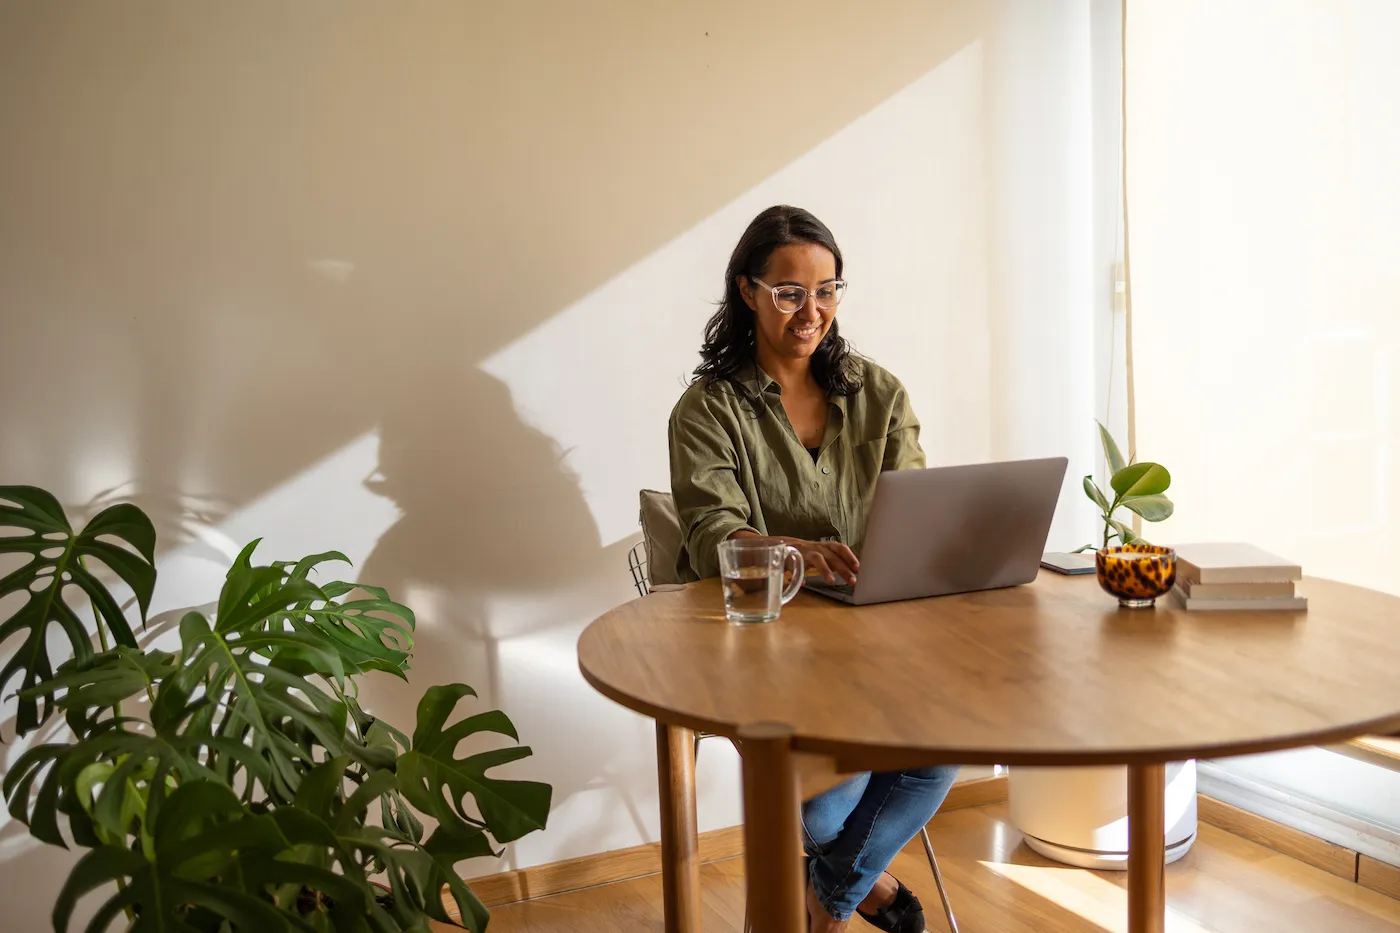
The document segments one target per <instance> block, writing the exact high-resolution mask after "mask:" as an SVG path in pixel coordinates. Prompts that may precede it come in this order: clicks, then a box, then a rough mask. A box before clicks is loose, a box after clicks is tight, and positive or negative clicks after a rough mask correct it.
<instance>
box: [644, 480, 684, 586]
mask: <svg viewBox="0 0 1400 933" xmlns="http://www.w3.org/2000/svg"><path fill="white" fill-rule="evenodd" d="M639 498H640V500H641V501H640V504H641V521H642V544H643V546H644V548H645V550H646V562H647V564H646V572H647V576H648V579H649V584H650V585H651V586H658V585H661V584H667V583H680V582H681V579H680V576H679V575H678V574H677V573H676V555H678V554H679V553H680V550H681V543H682V538H681V519H680V516H679V515H678V514H677V513H676V501H675V500H674V499H672V498H671V494H670V493H669V492H657V491H656V490H654V489H643V490H642V491H641V494H640V496H639Z"/></svg>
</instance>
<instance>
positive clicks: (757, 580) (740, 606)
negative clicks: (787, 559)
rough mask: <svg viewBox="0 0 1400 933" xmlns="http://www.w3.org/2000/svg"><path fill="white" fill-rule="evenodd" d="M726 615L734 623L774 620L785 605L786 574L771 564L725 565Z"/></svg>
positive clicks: (723, 575)
mask: <svg viewBox="0 0 1400 933" xmlns="http://www.w3.org/2000/svg"><path fill="white" fill-rule="evenodd" d="M722 577H723V580H724V614H725V615H726V616H728V618H729V620H730V621H731V622H772V621H773V620H774V619H776V618H777V617H778V612H779V610H781V609H782V605H783V574H782V571H781V570H777V571H775V570H774V568H772V567H726V568H725V570H724V573H723V574H722Z"/></svg>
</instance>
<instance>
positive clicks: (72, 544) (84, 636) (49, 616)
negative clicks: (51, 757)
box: [0, 486, 156, 735]
mask: <svg viewBox="0 0 1400 933" xmlns="http://www.w3.org/2000/svg"><path fill="white" fill-rule="evenodd" d="M0 528H9V529H20V530H23V531H25V532H27V533H26V534H21V535H12V536H5V537H0V554H27V555H30V559H29V560H28V562H26V563H25V564H24V565H22V566H21V567H19V568H18V569H16V570H14V571H13V572H11V573H9V574H8V575H6V576H5V577H4V578H0V599H3V598H4V597H5V596H8V595H11V594H14V593H21V594H24V595H25V597H26V599H25V601H24V602H23V603H22V604H20V606H19V607H18V608H17V609H16V610H15V611H14V612H13V613H12V614H11V615H10V617H9V618H8V619H5V620H4V621H3V622H0V642H5V641H8V640H9V639H10V638H11V637H13V636H16V635H22V636H23V642H22V643H21V644H20V646H19V647H18V649H16V650H15V651H14V653H13V654H12V655H11V657H10V658H9V660H8V661H7V662H6V663H5V666H4V668H3V669H0V692H3V691H4V689H5V687H7V686H8V685H9V684H10V682H11V681H12V680H15V679H18V680H19V692H20V694H21V696H20V698H19V704H18V708H17V711H16V716H15V728H16V731H17V732H18V733H19V734H20V735H24V734H26V733H29V732H32V731H33V730H34V729H36V728H38V727H39V725H40V723H42V722H43V721H44V720H45V719H47V718H48V716H49V714H50V712H51V711H52V705H51V704H50V703H49V702H48V701H47V700H46V699H45V698H44V697H42V696H40V695H37V694H35V693H33V692H28V693H26V691H32V688H35V687H38V686H39V685H41V684H43V683H44V682H45V681H47V680H49V679H51V678H52V677H53V676H54V669H55V667H56V666H57V665H58V664H61V663H62V662H63V661H66V660H68V659H69V658H78V659H84V658H87V657H89V656H91V654H92V644H91V637H90V636H89V634H88V631H87V628H86V626H85V625H84V624H83V622H82V620H81V617H80V616H79V615H78V610H79V608H85V607H82V606H81V605H80V604H71V603H70V602H69V597H68V594H67V593H66V592H65V590H66V588H67V586H68V585H69V584H70V583H71V584H73V585H75V586H77V587H79V588H80V589H82V591H83V592H84V593H85V594H86V595H87V598H88V599H90V600H91V602H92V604H93V607H94V608H95V610H96V612H97V618H98V624H99V625H100V626H101V627H102V628H103V630H104V631H106V632H107V633H108V634H110V636H111V638H112V639H113V640H114V641H115V643H116V644H118V645H126V646H128V647H131V648H135V647H136V636H135V635H134V634H133V633H132V631H131V626H130V624H129V623H128V622H127V619H126V616H125V614H124V613H123V612H122V609H121V606H120V604H119V603H118V602H117V600H116V598H115V597H114V596H113V595H112V594H111V592H110V591H109V590H108V589H107V587H106V586H105V585H104V584H103V583H102V582H101V581H99V580H98V579H97V578H96V577H95V576H94V575H93V574H92V573H91V571H90V570H89V568H88V561H97V562H99V563H102V564H104V565H106V567H107V568H108V569H109V570H111V571H112V572H113V573H115V574H116V575H117V576H118V577H119V578H120V579H121V580H122V581H123V582H125V583H126V584H127V586H129V587H130V588H131V590H132V592H133V593H135V594H136V601H137V604H138V606H139V609H140V617H141V620H142V621H143V622H144V621H145V618H146V612H147V610H148V609H149V608H150V603H151V593H152V591H153V590H154V588H155V581H156V568H155V542H156V533H155V527H154V526H153V525H152V524H151V520H150V519H149V518H147V517H146V513H144V512H142V511H141V510H140V509H138V508H137V507H136V506H134V505H115V506H112V507H111V508H109V509H105V510H103V511H102V512H100V513H99V514H98V515H96V516H95V517H94V518H93V519H92V521H90V522H88V524H87V526H86V527H85V528H84V529H83V530H82V531H81V532H78V533H75V532H74V531H73V527H72V525H71V524H70V523H69V521H68V517H67V516H66V515H65V514H64V512H63V507H62V506H61V505H59V503H58V500H57V499H55V498H54V497H53V496H52V495H51V494H49V493H47V492H45V491H44V490H42V489H37V488H35V487H33V486H0ZM99 538H113V539H116V540H118V541H121V542H122V543H123V544H125V545H127V547H119V546H118V545H116V544H112V543H111V542H110V541H107V540H99ZM84 602H86V600H85V601H84ZM54 627H57V628H59V629H60V630H62V632H63V635H64V637H65V638H66V640H67V652H66V655H65V656H63V657H59V658H54V657H52V656H50V653H49V647H48V643H49V641H50V630H51V629H52V628H54Z"/></svg>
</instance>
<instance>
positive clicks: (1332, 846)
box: [445, 762, 1400, 915]
mask: <svg viewBox="0 0 1400 933" xmlns="http://www.w3.org/2000/svg"><path fill="white" fill-rule="evenodd" d="M1200 766H1201V767H1202V771H1201V776H1200V786H1201V787H1202V788H1203V791H1209V793H1206V792H1202V793H1201V794H1199V795H1197V799H1196V806H1197V814H1198V816H1199V818H1200V820H1201V822H1203V823H1209V824H1210V825H1212V826H1215V827H1218V828H1220V829H1223V830H1225V831H1226V832H1229V833H1233V834H1234V835H1236V836H1240V837H1241V838H1244V839H1248V840H1250V841H1251V842H1255V843H1258V844H1259V845H1262V846H1264V847H1265V848H1268V849H1272V850H1273V851H1275V852H1278V853H1280V854H1281V855H1286V856H1288V857H1290V858H1293V859H1297V860H1298V861H1300V862H1303V863H1305V864H1308V865H1312V866H1314V867H1316V868H1319V869H1321V870H1323V871H1326V872H1329V873H1331V874H1333V875H1336V876H1338V877H1340V878H1346V879H1348V880H1350V881H1354V882H1356V883H1357V884H1360V885H1362V886H1364V887H1367V888H1370V889H1372V890H1374V891H1378V892H1380V893H1381V894H1385V895H1388V896H1390V897H1393V898H1397V899H1400V867H1397V866H1398V865H1400V839H1391V838H1389V833H1388V830H1386V829H1385V828H1384V827H1378V826H1375V825H1374V824H1365V825H1359V824H1363V823H1365V821H1360V820H1357V819H1356V818H1354V817H1350V816H1348V815H1346V814H1338V813H1335V812H1332V811H1325V809H1324V808H1321V807H1319V806H1318V805H1317V804H1315V803H1313V802H1312V801H1304V800H1301V799H1299V798H1293V797H1290V795H1288V794H1285V793H1283V792H1281V791H1278V790H1276V789H1274V788H1269V787H1265V786H1263V785H1255V784H1254V782H1251V781H1248V780H1246V779H1243V778H1240V777H1238V776H1236V775H1230V774H1226V773H1224V772H1221V771H1218V770H1216V769H1213V768H1211V767H1210V766H1209V765H1208V763H1206V762H1201V763H1200ZM1006 797H1007V779H1006V775H1004V774H1003V775H998V776H996V777H988V778H978V779H975V780H971V781H961V782H959V783H957V784H954V785H953V788H952V790H950V791H949V792H948V798H947V799H946V800H945V801H944V802H943V806H942V807H941V808H940V810H939V812H941V813H946V812H948V811H950V810H966V809H971V808H973V807H985V806H988V805H990V804H994V803H1001V802H1003V801H1005V800H1006ZM1246 807H1248V809H1246ZM1279 814H1282V815H1283V816H1285V818H1286V819H1287V822H1285V821H1282V820H1280V819H1276V818H1274V817H1275V815H1279ZM1329 821H1330V822H1329ZM1290 823H1291V824H1295V825H1289V824H1290ZM1297 823H1303V824H1305V825H1308V826H1323V827H1325V831H1326V832H1327V833H1328V835H1330V836H1332V837H1333V838H1332V839H1328V838H1324V837H1323V836H1321V835H1319V834H1318V833H1315V832H1309V831H1307V830H1304V829H1299V828H1297V826H1296V824H1297ZM1339 837H1340V838H1345V839H1349V840H1351V841H1352V842H1354V843H1359V844H1360V845H1363V846H1364V847H1365V848H1366V849H1368V850H1371V851H1373V852H1380V853H1382V854H1386V855H1390V858H1388V859H1382V858H1376V857H1375V856H1374V855H1372V854H1367V852H1365V851H1360V850H1358V849H1357V848H1354V847H1353V846H1348V845H1346V844H1344V843H1341V842H1338V841H1336V839H1337V838H1339ZM743 852H744V837H743V827H740V826H728V827H725V828H724V829H716V830H711V831H710V832H707V833H701V834H700V861H701V862H702V863H703V862H715V861H719V860H721V859H727V858H734V857H736V856H739V855H742V854H743ZM659 871H661V847H660V846H659V845H657V844H655V843H650V844H647V845H641V846H633V847H632V848H630V849H617V850H614V851H612V852H600V853H598V854H596V855H587V856H583V857H582V858H576V859H568V860H567V861H563V862H553V863H550V864H548V865H535V866H532V867H530V868H521V869H517V870H515V871H507V872H502V873H500V874H496V875H486V876H483V877H481V878H472V879H468V884H470V885H471V888H472V890H473V891H474V892H475V893H476V896H477V897H479V898H480V899H481V902H482V903H483V904H485V905H486V906H487V907H500V906H503V905H505V904H513V903H516V902H517V901H524V900H530V899H533V898H538V897H548V896H550V895H553V894H565V893H568V892H569V891H577V890H580V889H582V888H588V887H593V886H594V885H600V884H611V883H612V882H616V881H626V880H628V879H630V878H638V877H641V876H643V875H652V874H656V873H657V872H659ZM445 900H446V903H447V907H448V912H449V913H451V914H453V915H455V914H456V910H455V906H456V905H455V904H453V902H452V899H451V898H450V897H446V898H445Z"/></svg>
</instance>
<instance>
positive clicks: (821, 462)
mask: <svg viewBox="0 0 1400 933" xmlns="http://www.w3.org/2000/svg"><path fill="white" fill-rule="evenodd" d="M859 365H861V366H863V368H864V373H863V375H864V384H863V385H862V387H861V388H860V390H859V391H857V392H856V393H855V394H853V395H847V396H842V395H835V396H832V397H831V405H830V412H829V414H828V416H827V421H826V434H825V436H824V437H823V438H822V443H821V448H820V453H819V454H818V455H817V458H816V461H815V462H813V460H812V455H811V454H810V453H809V452H808V451H807V449H806V448H805V447H803V446H802V442H801V441H800V440H799V439H798V437H797V432H796V431H794V430H793V427H792V424H791V423H790V422H789V421H788V418H787V413H786V412H785V411H784V410H783V405H782V388H781V387H780V386H779V385H778V384H777V383H776V382H774V381H773V380H772V379H771V378H770V377H769V376H768V375H767V374H766V373H764V372H763V370H761V369H759V368H758V366H757V365H755V366H754V367H753V371H752V375H750V376H749V377H747V378H742V379H740V380H739V382H740V384H741V385H742V387H743V390H744V392H743V393H741V392H740V391H739V390H737V389H736V388H735V387H734V386H733V385H731V384H729V383H727V382H720V383H717V384H716V385H715V386H714V387H713V388H709V387H707V386H706V385H705V384H704V383H703V382H697V383H696V384H694V385H692V386H691V387H690V388H689V389H687V390H686V393H685V394H684V395H682V396H681V400H680V401H679V402H677V403H676V407H675V409H674V410H673V411H672V412H671V420H670V425H669V438H670V446H671V493H672V495H673V496H674V497H675V500H676V511H677V512H678V513H679V515H680V523H681V533H682V535H683V539H684V540H683V546H682V548H681V550H680V553H679V555H678V556H677V559H676V561H677V565H676V571H677V573H678V574H679V576H680V579H682V580H698V579H701V578H703V577H714V576H718V575H719V554H718V551H717V548H718V547H719V543H720V542H721V541H723V540H725V539H726V538H728V537H729V536H730V535H732V534H733V533H734V532H736V531H740V530H743V529H749V530H751V531H755V532H757V533H759V534H763V535H770V534H771V535H788V536H791V537H795V538H805V539H807V540H809V541H817V540H822V539H834V540H837V541H841V542H843V543H845V544H846V545H848V546H849V547H850V548H851V550H853V551H855V552H856V555H857V556H859V555H860V550H861V544H862V541H863V539H864V537H865V522H866V518H867V517H868V516H869V514H870V506H871V502H872V501H873V499H874V496H875V480H876V479H877V478H878V477H879V475H880V473H881V472H883V471H885V470H906V469H916V468H920V467H922V466H924V452H923V449H922V448H920V447H919V422H918V419H917V418H915V417H914V412H913V410H912V409H911V408H910V405H909V394H908V393H907V392H906V391H905V389H904V386H903V385H902V384H901V383H900V381H899V380H898V379H896V378H895V377H894V376H892V375H891V374H890V373H889V372H887V371H886V370H884V369H882V368H881V367H879V366H877V365H875V364H874V363H872V362H870V361H869V360H861V361H860V363H859ZM745 396H747V398H746V397H745ZM751 400H752V401H751Z"/></svg>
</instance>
